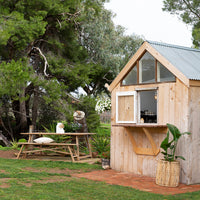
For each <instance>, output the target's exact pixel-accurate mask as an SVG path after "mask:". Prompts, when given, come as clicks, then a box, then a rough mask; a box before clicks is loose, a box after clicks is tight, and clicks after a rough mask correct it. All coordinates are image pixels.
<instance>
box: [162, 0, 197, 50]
mask: <svg viewBox="0 0 200 200" xmlns="http://www.w3.org/2000/svg"><path fill="white" fill-rule="evenodd" d="M163 2H164V8H163V10H164V11H168V12H170V13H171V14H176V15H179V16H180V17H181V19H182V20H183V22H185V23H186V24H189V25H192V26H193V29H192V36H193V44H194V45H195V46H196V47H198V48H199V47H200V13H199V10H200V1H199V0H164V1H163Z"/></svg>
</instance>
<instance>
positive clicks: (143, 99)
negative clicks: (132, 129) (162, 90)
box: [140, 90, 157, 123]
mask: <svg viewBox="0 0 200 200" xmlns="http://www.w3.org/2000/svg"><path fill="white" fill-rule="evenodd" d="M140 122H141V123H157V90H150V91H141V92H140Z"/></svg>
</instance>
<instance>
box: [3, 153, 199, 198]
mask: <svg viewBox="0 0 200 200" xmlns="http://www.w3.org/2000/svg"><path fill="white" fill-rule="evenodd" d="M17 152H18V151H17V150H9V151H2V150H0V157H1V158H8V159H16V155H15V154H16V153H17ZM72 176H73V177H78V178H87V179H90V180H95V181H104V182H106V183H108V184H113V185H122V186H129V187H132V188H134V189H138V190H141V191H146V192H151V193H157V194H163V195H174V194H181V193H186V192H194V191H200V184H196V185H185V184H182V183H181V184H179V186H178V187H175V188H172V187H163V186H159V185H156V184H155V178H151V177H147V176H142V175H136V174H133V173H125V172H119V171H116V170H113V169H108V170H97V171H91V172H87V173H77V174H72Z"/></svg>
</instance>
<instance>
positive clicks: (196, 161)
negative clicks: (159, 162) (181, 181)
mask: <svg viewBox="0 0 200 200" xmlns="http://www.w3.org/2000/svg"><path fill="white" fill-rule="evenodd" d="M189 108H190V116H189V130H190V131H191V132H192V135H191V136H190V139H191V140H189V138H187V139H188V143H187V145H188V146H187V149H188V151H187V152H186V153H187V155H188V156H187V157H188V160H189V162H188V165H189V170H188V171H189V172H188V173H189V176H188V182H189V184H190V183H199V180H200V172H199V170H200V87H191V88H190V107H189Z"/></svg>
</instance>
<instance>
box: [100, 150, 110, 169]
mask: <svg viewBox="0 0 200 200" xmlns="http://www.w3.org/2000/svg"><path fill="white" fill-rule="evenodd" d="M101 166H102V168H103V169H109V168H110V150H108V151H106V152H103V153H102V154H101Z"/></svg>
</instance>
